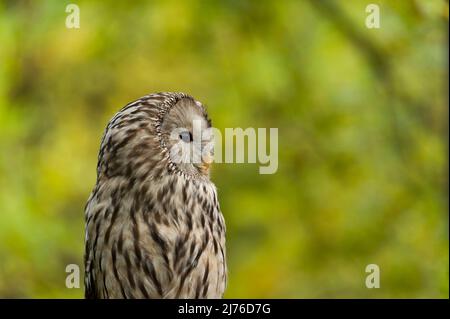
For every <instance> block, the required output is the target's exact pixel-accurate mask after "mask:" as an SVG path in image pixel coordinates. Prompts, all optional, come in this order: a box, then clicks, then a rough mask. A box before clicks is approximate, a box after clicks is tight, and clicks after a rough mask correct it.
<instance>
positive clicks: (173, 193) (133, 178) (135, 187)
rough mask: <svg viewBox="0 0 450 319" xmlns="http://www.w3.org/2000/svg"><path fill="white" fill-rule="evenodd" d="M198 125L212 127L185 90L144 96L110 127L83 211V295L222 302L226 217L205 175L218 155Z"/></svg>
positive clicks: (113, 119)
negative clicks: (197, 131) (95, 178)
mask: <svg viewBox="0 0 450 319" xmlns="http://www.w3.org/2000/svg"><path fill="white" fill-rule="evenodd" d="M194 124H197V128H199V131H200V132H206V131H207V130H208V129H209V128H210V127H211V121H210V120H209V119H208V116H207V113H206V110H205V107H204V106H203V105H202V103H200V102H198V101H196V100H195V99H194V98H193V97H191V96H189V95H187V94H184V93H155V94H149V95H146V96H144V97H142V98H140V99H138V100H136V101H134V102H131V103H129V104H127V105H126V106H125V107H123V108H122V109H121V110H120V111H119V112H118V113H117V114H116V115H115V116H114V117H113V118H112V119H111V120H110V122H109V123H108V125H107V127H106V130H105V132H104V135H103V138H102V141H101V145H100V151H99V155H98V164H97V181H96V184H95V187H94V189H93V191H92V193H91V194H90V197H89V199H88V202H87V204H86V207H85V229H86V233H85V256H84V262H85V297H86V298H89V299H92V298H221V297H222V296H223V293H224V290H225V287H226V282H227V266H226V252H225V221H224V218H223V215H222V213H221V211H220V206H219V201H218V198H217V190H216V187H215V185H214V184H213V183H212V182H211V181H210V177H209V166H210V158H211V156H212V155H213V153H212V152H213V150H212V149H210V150H207V152H206V153H208V154H204V153H205V152H204V149H206V145H209V143H210V142H211V140H209V141H208V140H207V141H203V140H201V141H200V142H199V141H196V140H195V139H196V138H195V132H194V131H195V127H194V126H195V125H194ZM197 135H199V134H197ZM200 136H201V134H200ZM174 150H175V151H174ZM186 150H188V151H190V153H189V152H187V154H188V155H186V154H184V155H182V156H175V155H177V154H178V155H180V154H181V153H183V151H186ZM189 154H191V155H189ZM198 154H204V155H205V156H201V160H199V161H193V160H192V161H189V160H186V159H189V158H192V157H193V155H198ZM208 155H209V156H210V158H209V160H205V158H206V159H208ZM180 159H181V160H180Z"/></svg>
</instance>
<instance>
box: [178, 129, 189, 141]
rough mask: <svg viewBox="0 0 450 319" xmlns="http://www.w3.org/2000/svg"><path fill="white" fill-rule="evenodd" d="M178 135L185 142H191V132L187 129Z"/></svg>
mask: <svg viewBox="0 0 450 319" xmlns="http://www.w3.org/2000/svg"><path fill="white" fill-rule="evenodd" d="M178 137H179V138H180V140H182V141H183V142H185V143H190V142H192V134H191V132H188V131H184V132H181V133H180V135H178Z"/></svg>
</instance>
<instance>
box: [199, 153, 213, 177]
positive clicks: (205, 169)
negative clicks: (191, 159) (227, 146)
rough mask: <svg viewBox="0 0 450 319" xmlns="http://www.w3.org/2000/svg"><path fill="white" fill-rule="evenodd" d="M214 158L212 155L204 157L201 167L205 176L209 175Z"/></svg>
mask: <svg viewBox="0 0 450 319" xmlns="http://www.w3.org/2000/svg"><path fill="white" fill-rule="evenodd" d="M213 160H214V158H213V156H212V155H211V154H207V155H203V157H202V162H201V164H200V165H199V168H200V171H201V172H202V173H203V174H205V175H206V174H208V171H209V168H210V167H211V163H212V162H213Z"/></svg>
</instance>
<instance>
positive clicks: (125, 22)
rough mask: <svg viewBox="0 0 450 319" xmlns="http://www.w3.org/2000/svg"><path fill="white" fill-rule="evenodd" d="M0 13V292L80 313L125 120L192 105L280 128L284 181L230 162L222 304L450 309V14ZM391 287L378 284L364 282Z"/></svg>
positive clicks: (183, 4) (230, 10)
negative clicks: (107, 149)
mask: <svg viewBox="0 0 450 319" xmlns="http://www.w3.org/2000/svg"><path fill="white" fill-rule="evenodd" d="M69 3H70V2H67V1H59V0H54V1H43V0H40V1H0V147H1V150H0V297H10V298H16V297H27V298H53V297H55V298H81V297H82V296H83V289H67V288H66V287H65V277H66V275H67V274H66V273H65V267H66V265H67V264H71V263H75V264H79V265H80V266H82V258H83V239H84V215H83V208H84V204H85V202H86V200H87V198H88V196H89V193H90V191H91V189H92V187H93V185H94V182H95V168H96V160H97V152H98V147H99V143H100V138H101V135H102V133H103V130H104V127H105V125H106V123H107V122H108V120H109V119H110V118H111V117H112V116H113V114H114V113H115V112H116V111H117V110H119V109H120V108H121V107H122V106H124V105H125V104H126V103H128V102H130V101H132V100H134V99H136V98H138V97H140V96H142V95H144V94H147V93H150V92H157V91H183V92H186V93H190V94H191V95H193V96H194V97H196V98H197V99H199V100H200V101H202V102H204V103H206V104H207V105H208V107H209V114H210V116H211V118H212V120H213V125H214V126H215V127H217V128H219V129H221V130H223V129H224V128H225V127H242V128H246V127H255V128H257V127H267V128H268V127H278V128H279V169H278V171H277V173H276V174H274V175H259V173H258V165H255V164H216V165H215V167H214V170H213V175H212V178H213V180H214V182H215V183H216V185H217V187H218V189H219V196H220V200H221V206H222V210H223V213H224V215H225V217H226V221H227V226H228V233H227V235H228V241H227V244H228V262H229V284H228V289H227V291H226V295H225V297H228V298H245V297H262V298H350V297H353V298H394V297H395V298H407V297H408V298H425V297H437V298H448V297H449V294H448V283H449V277H448V272H449V260H448V253H449V251H448V249H449V246H448V238H449V237H448V236H449V235H448V170H447V168H448V147H447V146H448V121H447V117H448V91H447V82H448V81H447V76H448V60H447V54H448V2H447V1H443V0H434V1H428V0H415V1H414V0H411V1H387V0H386V1H376V3H377V4H379V5H380V9H381V28H380V29H367V28H366V27H365V18H366V16H367V13H366V12H365V8H366V6H367V5H368V4H369V3H370V2H369V1H325V0H321V1H315V0H311V1H237V0H234V1H217V2H216V1H133V2H131V1H105V2H103V1H74V3H76V4H78V5H79V7H80V10H81V21H80V24H81V25H80V26H81V27H80V29H67V28H66V27H65V20H66V17H67V13H66V12H65V8H66V5H67V4H69ZM371 263H375V264H378V265H379V266H380V269H381V288H380V289H367V288H366V287H365V277H366V275H367V274H366V273H365V267H366V265H367V264H371Z"/></svg>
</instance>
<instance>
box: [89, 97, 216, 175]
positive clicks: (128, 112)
mask: <svg viewBox="0 0 450 319" xmlns="http://www.w3.org/2000/svg"><path fill="white" fill-rule="evenodd" d="M212 156H213V136H212V129H211V122H210V120H209V119H208V116H207V114H206V110H205V108H204V106H203V105H202V104H201V103H200V102H198V101H196V100H194V99H193V98H192V97H191V96H189V95H187V94H184V93H170V92H165V93H155V94H150V95H146V96H144V97H142V98H140V99H138V100H136V101H134V102H131V103H129V104H127V105H126V106H125V107H124V108H122V109H121V110H120V111H119V112H118V113H117V114H116V115H115V116H114V117H113V118H112V119H111V121H110V122H109V123H108V126H107V128H106V130H105V134H104V135H103V139H102V143H101V147H100V152H99V159H98V166H97V176H98V178H97V179H98V181H102V180H105V179H110V178H114V177H124V178H126V180H129V181H131V182H134V181H143V180H145V179H147V178H153V179H155V178H160V177H162V176H167V174H182V175H184V176H186V177H188V178H193V179H203V180H208V179H209V164H210V163H211V161H212Z"/></svg>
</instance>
